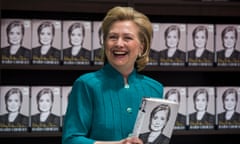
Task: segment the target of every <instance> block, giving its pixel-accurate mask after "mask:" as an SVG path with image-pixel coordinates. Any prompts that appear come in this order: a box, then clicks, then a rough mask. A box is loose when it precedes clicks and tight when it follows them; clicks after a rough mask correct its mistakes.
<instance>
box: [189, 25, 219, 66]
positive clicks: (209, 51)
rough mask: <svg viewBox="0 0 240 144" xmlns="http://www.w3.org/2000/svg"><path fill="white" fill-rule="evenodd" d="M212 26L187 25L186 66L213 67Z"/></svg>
mask: <svg viewBox="0 0 240 144" xmlns="http://www.w3.org/2000/svg"><path fill="white" fill-rule="evenodd" d="M214 50H215V49H214V25H213V24H187V63H188V66H213V64H214Z"/></svg>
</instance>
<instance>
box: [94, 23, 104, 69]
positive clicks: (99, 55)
mask: <svg viewBox="0 0 240 144" xmlns="http://www.w3.org/2000/svg"><path fill="white" fill-rule="evenodd" d="M101 28H102V22H101V21H93V36H92V41H93V43H92V46H93V47H92V58H91V59H92V61H93V64H94V65H103V63H104V49H103V33H102V29H101Z"/></svg>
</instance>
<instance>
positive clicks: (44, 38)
mask: <svg viewBox="0 0 240 144" xmlns="http://www.w3.org/2000/svg"><path fill="white" fill-rule="evenodd" d="M39 36H40V43H41V44H42V45H51V43H52V39H53V33H52V29H51V27H45V28H43V29H42V30H41V32H40V35H39Z"/></svg>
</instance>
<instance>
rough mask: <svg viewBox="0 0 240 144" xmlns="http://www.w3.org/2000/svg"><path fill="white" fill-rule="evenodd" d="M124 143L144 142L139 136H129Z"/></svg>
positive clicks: (136, 143) (140, 143) (139, 143)
mask: <svg viewBox="0 0 240 144" xmlns="http://www.w3.org/2000/svg"><path fill="white" fill-rule="evenodd" d="M123 144H143V142H142V141H141V139H139V138H137V137H129V138H127V139H125V140H124V142H123Z"/></svg>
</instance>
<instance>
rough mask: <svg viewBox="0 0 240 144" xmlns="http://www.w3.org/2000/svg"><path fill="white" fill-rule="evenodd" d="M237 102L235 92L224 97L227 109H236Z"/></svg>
mask: <svg viewBox="0 0 240 144" xmlns="http://www.w3.org/2000/svg"><path fill="white" fill-rule="evenodd" d="M236 104H237V100H236V98H235V95H234V93H230V94H228V95H227V96H226V98H225V99H224V106H225V109H226V110H234V109H235V106H236Z"/></svg>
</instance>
